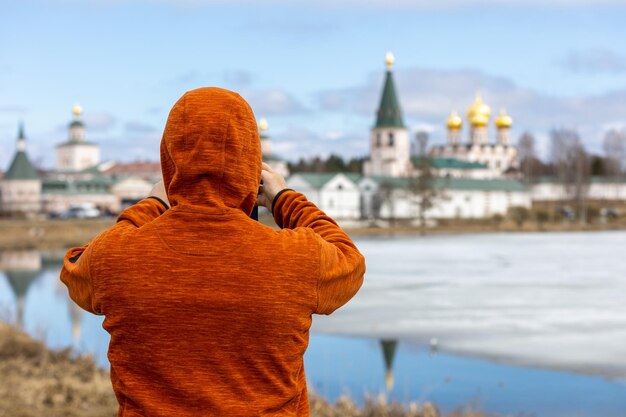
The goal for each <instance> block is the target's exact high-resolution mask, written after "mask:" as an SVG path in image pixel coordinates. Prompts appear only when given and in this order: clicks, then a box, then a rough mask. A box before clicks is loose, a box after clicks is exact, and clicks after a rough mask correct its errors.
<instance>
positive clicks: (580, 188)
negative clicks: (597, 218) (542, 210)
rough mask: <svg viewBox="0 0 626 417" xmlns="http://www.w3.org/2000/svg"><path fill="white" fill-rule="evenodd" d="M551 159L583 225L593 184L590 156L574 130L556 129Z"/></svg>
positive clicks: (553, 132)
mask: <svg viewBox="0 0 626 417" xmlns="http://www.w3.org/2000/svg"><path fill="white" fill-rule="evenodd" d="M550 138H551V145H552V147H551V159H552V163H553V164H554V167H555V170H556V176H557V179H558V181H559V183H560V184H561V185H562V186H563V189H564V190H565V194H566V195H567V197H568V198H569V199H570V200H571V201H572V203H573V204H574V205H575V206H576V212H577V213H578V218H579V220H580V221H581V223H585V222H586V221H587V208H586V203H587V193H588V192H589V185H590V183H591V169H590V163H589V155H588V154H587V151H586V150H585V147H584V145H583V143H582V141H581V140H580V136H579V135H578V133H577V132H576V131H574V130H570V129H555V130H553V131H552V132H551V134H550Z"/></svg>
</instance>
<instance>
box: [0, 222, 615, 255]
mask: <svg viewBox="0 0 626 417" xmlns="http://www.w3.org/2000/svg"><path fill="white" fill-rule="evenodd" d="M260 221H261V222H262V223H263V224H265V225H267V226H270V227H273V228H277V226H276V225H275V224H274V222H273V219H272V218H271V217H270V216H261V218H260ZM114 223H115V219H114V218H103V219H85V220H79V219H74V220H57V219H55V220H34V219H33V220H29V219H1V220H0V250H24V249H40V250H52V249H66V248H70V247H75V246H82V245H84V244H85V243H87V242H89V241H90V240H91V239H93V238H94V237H95V236H97V235H98V234H100V233H102V232H103V231H105V230H106V229H108V228H109V227H111V226H112V225H113V224H114ZM339 224H340V226H342V227H343V229H344V230H345V231H346V232H347V233H348V234H349V235H350V236H352V237H368V236H410V235H431V234H476V233H520V232H581V231H583V232H587V231H589V232H592V231H608V230H626V221H624V220H622V221H619V222H617V221H615V222H609V223H591V224H580V223H578V222H567V223H564V222H555V223H550V222H546V223H542V224H538V223H536V222H534V221H527V222H525V223H524V224H522V225H521V226H518V225H517V224H515V223H514V222H512V221H510V220H506V219H505V220H504V221H501V222H498V223H495V222H493V221H491V220H487V219H485V220H481V219H475V220H454V221H445V222H443V221H442V222H440V223H439V224H437V225H429V226H426V227H420V226H416V225H414V224H410V223H407V222H402V221H397V222H388V221H385V222H382V221H379V222H374V223H366V222H363V221H360V222H355V221H351V222H347V221H346V222H341V221H340V222H339Z"/></svg>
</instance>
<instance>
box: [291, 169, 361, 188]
mask: <svg viewBox="0 0 626 417" xmlns="http://www.w3.org/2000/svg"><path fill="white" fill-rule="evenodd" d="M339 174H343V175H345V176H346V177H348V179H349V180H350V181H352V182H353V183H355V184H356V183H357V181H359V180H360V179H361V177H362V176H361V174H357V173H354V172H296V173H295V174H293V176H295V175H299V176H300V177H302V179H303V180H305V181H306V182H308V183H309V184H311V185H312V186H313V188H316V189H318V190H319V189H320V188H322V187H323V186H324V185H325V184H326V183H327V182H328V181H330V180H332V179H333V178H335V177H336V176H337V175H339Z"/></svg>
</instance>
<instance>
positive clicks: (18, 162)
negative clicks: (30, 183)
mask: <svg viewBox="0 0 626 417" xmlns="http://www.w3.org/2000/svg"><path fill="white" fill-rule="evenodd" d="M38 179H39V174H37V171H36V170H35V168H34V167H33V164H31V163H30V160H29V159H28V156H27V155H26V152H24V151H17V152H16V153H15V157H14V158H13V161H12V162H11V165H10V166H9V169H8V171H7V172H6V173H5V174H4V178H3V180H38Z"/></svg>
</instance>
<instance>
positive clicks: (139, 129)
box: [124, 121, 157, 134]
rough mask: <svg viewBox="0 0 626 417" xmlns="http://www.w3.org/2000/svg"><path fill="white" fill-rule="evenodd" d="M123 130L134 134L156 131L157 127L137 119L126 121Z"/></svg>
mask: <svg viewBox="0 0 626 417" xmlns="http://www.w3.org/2000/svg"><path fill="white" fill-rule="evenodd" d="M124 130H125V131H126V132H128V133H131V134H136V133H152V132H156V131H157V128H156V127H154V126H152V125H149V124H146V123H143V122H139V121H130V122H126V123H125V124H124Z"/></svg>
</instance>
